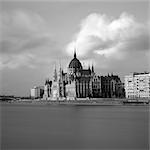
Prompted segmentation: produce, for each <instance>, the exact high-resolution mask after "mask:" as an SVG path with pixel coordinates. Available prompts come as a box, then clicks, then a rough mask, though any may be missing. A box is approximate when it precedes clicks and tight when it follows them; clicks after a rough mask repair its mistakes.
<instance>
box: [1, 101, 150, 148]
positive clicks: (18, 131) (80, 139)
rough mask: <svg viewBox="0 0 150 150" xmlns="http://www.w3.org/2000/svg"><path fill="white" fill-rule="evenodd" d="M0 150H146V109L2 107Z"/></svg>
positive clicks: (147, 140)
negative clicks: (0, 149)
mask: <svg viewBox="0 0 150 150" xmlns="http://www.w3.org/2000/svg"><path fill="white" fill-rule="evenodd" d="M1 148H2V149H11V150H17V149H18V150H26V149H27V150H30V149H35V150H45V149H47V150H48V149H64V150H65V149H69V150H71V149H77V150H78V149H90V150H91V149H99V150H148V149H149V106H70V105H34V104H31V105H29V104H2V105H1Z"/></svg>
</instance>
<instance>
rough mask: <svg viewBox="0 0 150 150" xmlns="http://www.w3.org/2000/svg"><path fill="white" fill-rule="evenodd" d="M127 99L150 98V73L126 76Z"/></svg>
mask: <svg viewBox="0 0 150 150" xmlns="http://www.w3.org/2000/svg"><path fill="white" fill-rule="evenodd" d="M125 94H126V98H140V97H141V98H148V97H150V73H147V72H144V73H133V74H130V75H127V76H125Z"/></svg>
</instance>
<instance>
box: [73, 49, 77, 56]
mask: <svg viewBox="0 0 150 150" xmlns="http://www.w3.org/2000/svg"><path fill="white" fill-rule="evenodd" d="M76 57H77V55H76V48H75V49H74V58H76Z"/></svg>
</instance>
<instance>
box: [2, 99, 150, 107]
mask: <svg viewBox="0 0 150 150" xmlns="http://www.w3.org/2000/svg"><path fill="white" fill-rule="evenodd" d="M149 101H150V100H133V99H132V100H131V99H116V98H97V99H96V98H95V99H90V100H86V99H82V100H80V99H78V100H42V99H34V100H33V99H21V100H12V101H0V103H13V104H29V105H34V104H35V105H76V106H121V105H150V104H149Z"/></svg>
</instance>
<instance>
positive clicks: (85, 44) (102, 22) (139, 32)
mask: <svg viewBox="0 0 150 150" xmlns="http://www.w3.org/2000/svg"><path fill="white" fill-rule="evenodd" d="M147 35H148V33H147V29H146V25H144V24H142V23H138V22H137V21H136V19H135V18H134V16H132V15H130V14H128V13H122V14H121V15H120V17H119V18H113V17H108V16H106V15H103V14H97V13H92V14H90V15H88V16H87V17H86V18H85V19H84V20H83V21H82V22H81V25H80V31H79V32H78V33H77V34H76V35H75V36H74V39H73V41H72V42H70V43H69V44H68V45H67V48H66V49H67V52H68V54H70V55H71V54H72V51H73V49H74V47H76V49H77V52H78V54H79V55H80V56H87V55H88V54H90V56H91V54H98V55H103V56H105V57H115V58H116V59H118V58H119V59H120V58H122V57H124V54H125V53H124V52H125V51H126V50H127V49H128V50H127V51H129V49H130V48H131V49H130V50H135V49H139V45H141V47H140V48H141V50H143V49H142V48H146V49H148V36H147ZM145 40H146V41H145ZM139 42H140V44H139ZM142 42H143V43H144V44H143V43H142ZM142 44H143V45H142ZM137 45H138V46H137ZM142 46H143V47H142ZM126 48H127V49H126ZM123 50H124V51H123Z"/></svg>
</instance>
